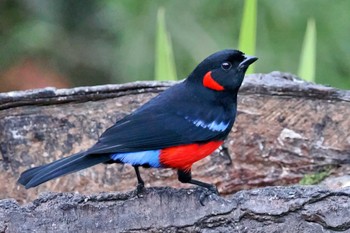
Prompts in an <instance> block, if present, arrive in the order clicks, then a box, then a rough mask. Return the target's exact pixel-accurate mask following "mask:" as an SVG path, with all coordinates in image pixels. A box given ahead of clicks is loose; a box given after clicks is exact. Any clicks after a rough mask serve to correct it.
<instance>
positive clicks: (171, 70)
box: [155, 8, 177, 81]
mask: <svg viewBox="0 0 350 233" xmlns="http://www.w3.org/2000/svg"><path fill="white" fill-rule="evenodd" d="M155 79H156V80H159V81H164V80H176V79H177V77H176V68H175V61H174V55H173V49H172V46H171V40H170V35H169V33H168V32H167V30H166V25H165V10H164V8H159V9H158V15H157V35H156V53H155Z"/></svg>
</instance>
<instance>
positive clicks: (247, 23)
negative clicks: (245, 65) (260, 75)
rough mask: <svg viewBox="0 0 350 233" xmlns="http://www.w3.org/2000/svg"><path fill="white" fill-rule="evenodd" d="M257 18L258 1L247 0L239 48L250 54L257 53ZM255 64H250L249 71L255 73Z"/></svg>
mask: <svg viewBox="0 0 350 233" xmlns="http://www.w3.org/2000/svg"><path fill="white" fill-rule="evenodd" d="M256 19H257V1H256V0H245V1H244V9H243V18H242V24H241V29H240V33H239V41H238V48H239V50H241V51H242V52H244V53H246V54H248V55H254V54H255V44H256ZM253 72H254V66H249V69H248V71H247V73H253Z"/></svg>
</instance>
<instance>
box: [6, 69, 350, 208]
mask: <svg viewBox="0 0 350 233" xmlns="http://www.w3.org/2000/svg"><path fill="white" fill-rule="evenodd" d="M172 84H173V83H159V82H136V83H129V84H124V85H106V86H98V87H86V88H85V87H83V88H74V89H66V90H63V89H62V90H55V89H52V88H47V89H41V90H33V91H26V92H10V93H4V94H0V184H2V185H1V189H0V199H3V198H8V197H12V198H15V199H16V200H17V201H20V202H26V201H28V200H33V199H34V198H35V197H36V196H37V194H38V193H40V192H43V191H55V192H72V191H75V192H80V193H83V194H90V193H96V192H101V191H107V192H108V191H127V190H132V189H134V188H135V184H136V178H135V175H134V171H133V169H132V168H131V167H129V166H121V165H114V164H113V165H97V166H95V167H94V168H91V169H87V170H84V171H81V172H79V173H75V174H71V175H68V176H65V177H62V178H60V179H56V180H53V181H51V182H48V183H45V184H43V185H41V186H39V187H38V188H35V189H31V190H25V189H24V188H23V187H21V186H19V185H17V184H16V180H17V178H18V176H19V174H20V173H21V172H22V171H24V170H26V169H28V168H30V167H33V166H38V165H41V164H43V163H48V162H51V161H53V160H56V159H58V158H61V157H64V156H68V155H70V154H73V153H75V152H78V151H81V150H84V149H87V148H88V147H89V146H91V145H92V144H94V142H95V141H96V139H97V138H98V135H100V134H101V133H102V132H103V131H104V130H105V129H106V128H108V127H109V126H111V125H112V124H113V123H114V122H115V121H116V120H117V119H120V118H122V117H123V116H125V115H126V114H128V113H130V112H131V111H133V110H134V109H135V108H137V107H138V106H140V105H141V104H143V103H144V102H146V101H147V100H149V99H150V98H151V97H153V96H155V95H156V94H157V93H159V92H160V91H162V90H164V89H165V88H167V87H169V86H170V85H172ZM238 109H239V112H238V117H237V120H236V123H235V126H234V128H233V129H232V132H231V133H230V136H229V138H228V140H227V141H226V145H227V147H228V149H229V154H230V157H231V159H232V161H233V162H232V163H230V160H229V159H227V157H225V156H220V155H219V153H218V152H216V153H214V154H215V155H213V156H209V157H207V158H206V159H203V160H202V161H200V162H198V163H196V164H195V165H194V167H193V176H194V177H195V178H196V179H199V180H203V181H205V182H209V183H213V184H215V185H217V186H218V188H219V191H220V192H221V194H226V195H228V194H231V193H234V192H236V191H237V190H241V189H246V188H254V187H260V186H267V185H285V184H293V183H297V182H298V181H299V180H300V179H301V177H302V176H303V175H304V174H305V173H310V172H317V171H320V170H325V169H326V170H330V171H331V173H332V172H333V173H337V172H338V171H342V172H343V173H348V172H349V161H350V158H349V155H350V118H349V115H350V91H342V90H337V89H334V88H331V87H325V86H321V85H314V84H310V83H305V82H302V81H300V80H298V79H297V78H295V77H294V76H292V75H290V74H285V73H279V72H273V73H270V74H255V75H250V76H248V77H246V80H245V82H244V85H243V87H242V89H241V91H240V95H239V104H238ZM145 124H147V123H146V122H145ZM141 173H142V176H143V178H144V180H145V182H146V186H171V187H190V186H186V185H181V184H180V183H179V182H178V181H177V177H176V172H175V171H173V170H170V169H163V170H154V169H149V170H143V169H141ZM4 184H6V185H4Z"/></svg>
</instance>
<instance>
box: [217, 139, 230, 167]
mask: <svg viewBox="0 0 350 233" xmlns="http://www.w3.org/2000/svg"><path fill="white" fill-rule="evenodd" d="M219 150H220V152H219V153H220V155H222V156H224V157H226V158H227V160H228V163H227V165H231V164H232V158H231V156H230V153H229V151H228V147H227V144H226V143H225V142H224V143H223V144H222V145H221V146H220V148H219Z"/></svg>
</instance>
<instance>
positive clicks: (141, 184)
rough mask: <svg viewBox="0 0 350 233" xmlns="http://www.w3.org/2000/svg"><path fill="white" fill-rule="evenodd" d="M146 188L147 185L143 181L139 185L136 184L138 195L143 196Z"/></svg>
mask: <svg viewBox="0 0 350 233" xmlns="http://www.w3.org/2000/svg"><path fill="white" fill-rule="evenodd" d="M144 189H145V185H144V184H143V183H138V184H137V186H136V190H135V191H136V195H137V196H138V197H143V195H142V193H143V191H144Z"/></svg>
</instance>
